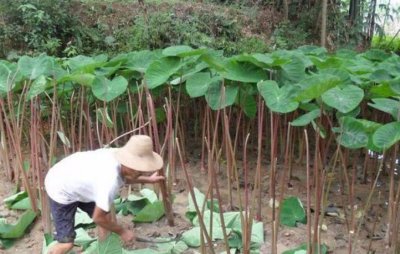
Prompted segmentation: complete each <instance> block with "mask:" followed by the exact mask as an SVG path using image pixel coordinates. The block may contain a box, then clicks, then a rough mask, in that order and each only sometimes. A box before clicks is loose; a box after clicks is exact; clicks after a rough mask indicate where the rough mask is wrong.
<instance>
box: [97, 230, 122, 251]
mask: <svg viewBox="0 0 400 254" xmlns="http://www.w3.org/2000/svg"><path fill="white" fill-rule="evenodd" d="M97 243H98V245H97V251H98V252H97V253H98V254H122V253H123V249H122V244H121V240H120V238H119V236H118V235H117V234H115V233H111V234H109V235H108V237H107V238H106V239H105V240H104V241H97ZM93 254H94V253H93Z"/></svg>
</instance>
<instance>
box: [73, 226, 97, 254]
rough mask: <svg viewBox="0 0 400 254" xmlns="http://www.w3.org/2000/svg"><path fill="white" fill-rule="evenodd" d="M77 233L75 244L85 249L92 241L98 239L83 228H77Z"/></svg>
mask: <svg viewBox="0 0 400 254" xmlns="http://www.w3.org/2000/svg"><path fill="white" fill-rule="evenodd" d="M75 233H76V237H75V241H74V244H76V245H78V246H81V247H82V249H83V250H85V249H87V248H88V247H89V245H90V244H91V243H92V242H94V241H96V239H95V238H92V237H91V236H89V234H88V233H87V232H86V231H85V230H84V229H83V228H78V229H76V230H75Z"/></svg>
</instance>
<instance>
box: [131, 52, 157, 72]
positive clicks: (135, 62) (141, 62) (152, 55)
mask: <svg viewBox="0 0 400 254" xmlns="http://www.w3.org/2000/svg"><path fill="white" fill-rule="evenodd" d="M161 56H162V55H161V52H159V51H149V50H142V51H137V52H131V53H129V54H128V55H127V58H128V60H127V62H126V63H125V65H124V67H126V68H128V69H129V70H133V71H137V72H140V73H145V72H146V70H147V68H149V66H150V64H151V63H153V62H154V61H155V60H157V59H159V58H161Z"/></svg>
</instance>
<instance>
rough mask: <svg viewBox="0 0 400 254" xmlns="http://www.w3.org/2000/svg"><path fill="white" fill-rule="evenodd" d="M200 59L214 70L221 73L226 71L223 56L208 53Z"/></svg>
mask: <svg viewBox="0 0 400 254" xmlns="http://www.w3.org/2000/svg"><path fill="white" fill-rule="evenodd" d="M200 59H201V60H202V61H204V62H205V63H206V64H207V65H208V66H209V67H210V68H212V69H215V70H217V71H220V72H223V71H225V66H224V65H223V64H222V62H223V61H224V60H223V58H222V56H219V55H216V54H213V53H209V52H208V53H207V54H203V55H202V56H201V57H200Z"/></svg>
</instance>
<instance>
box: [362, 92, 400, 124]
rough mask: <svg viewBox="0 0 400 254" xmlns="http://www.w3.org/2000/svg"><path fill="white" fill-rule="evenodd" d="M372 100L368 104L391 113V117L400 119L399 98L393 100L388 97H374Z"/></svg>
mask: <svg viewBox="0 0 400 254" xmlns="http://www.w3.org/2000/svg"><path fill="white" fill-rule="evenodd" d="M372 101H373V102H374V103H373V104H372V103H368V105H369V106H371V107H373V108H376V109H378V110H380V111H383V112H386V113H388V114H391V115H392V117H393V118H394V119H395V120H397V121H400V101H399V100H394V99H389V98H376V99H372Z"/></svg>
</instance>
